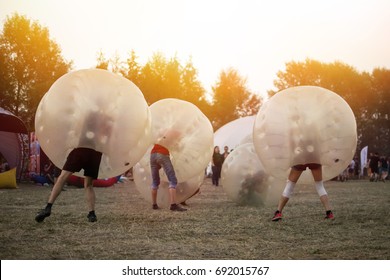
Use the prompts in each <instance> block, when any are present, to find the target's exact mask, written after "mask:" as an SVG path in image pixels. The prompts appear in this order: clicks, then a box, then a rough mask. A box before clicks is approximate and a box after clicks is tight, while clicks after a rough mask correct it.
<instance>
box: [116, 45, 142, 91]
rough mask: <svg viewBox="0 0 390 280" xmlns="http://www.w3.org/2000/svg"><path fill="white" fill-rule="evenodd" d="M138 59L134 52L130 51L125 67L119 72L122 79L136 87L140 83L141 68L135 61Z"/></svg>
mask: <svg viewBox="0 0 390 280" xmlns="http://www.w3.org/2000/svg"><path fill="white" fill-rule="evenodd" d="M137 59H138V57H137V55H136V54H135V51H134V50H132V51H131V52H130V54H129V57H128V58H127V60H126V66H127V67H124V68H123V69H122V71H121V73H122V75H123V77H125V78H127V79H129V80H130V81H132V82H133V83H134V84H135V85H136V86H138V87H139V86H140V83H141V71H142V67H141V66H140V65H139V63H138V61H137Z"/></svg>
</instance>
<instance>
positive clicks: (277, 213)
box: [272, 210, 282, 222]
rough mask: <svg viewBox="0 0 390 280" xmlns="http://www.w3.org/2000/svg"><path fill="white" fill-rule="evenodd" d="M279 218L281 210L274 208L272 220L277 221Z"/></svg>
mask: <svg viewBox="0 0 390 280" xmlns="http://www.w3.org/2000/svg"><path fill="white" fill-rule="evenodd" d="M281 219H282V212H280V211H279V210H276V211H275V214H274V217H273V218H272V221H273V222H277V221H280V220H281Z"/></svg>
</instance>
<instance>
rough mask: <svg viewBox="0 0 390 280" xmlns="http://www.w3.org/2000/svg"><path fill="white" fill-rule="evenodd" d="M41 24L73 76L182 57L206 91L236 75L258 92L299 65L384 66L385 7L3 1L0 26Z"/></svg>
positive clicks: (296, 0) (369, 1)
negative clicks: (99, 66)
mask: <svg viewBox="0 0 390 280" xmlns="http://www.w3.org/2000/svg"><path fill="white" fill-rule="evenodd" d="M15 12H17V13H18V14H21V15H25V16H27V17H28V18H29V19H31V20H34V21H38V23H39V24H40V25H41V26H44V27H47V28H48V29H49V32H50V38H51V39H52V40H54V41H55V42H56V43H57V44H58V45H59V46H60V47H61V49H62V56H63V57H64V58H65V59H66V60H68V61H69V60H72V61H73V66H74V70H78V69H83V68H91V67H94V66H95V65H96V61H97V55H98V53H99V52H100V51H102V52H103V53H104V54H105V56H106V58H111V57H113V56H114V55H115V54H118V55H119V56H120V57H121V59H122V60H125V59H126V58H127V57H128V54H129V52H130V51H131V50H134V51H135V53H136V55H137V56H138V57H139V62H140V63H141V64H142V65H143V64H144V63H146V61H147V60H148V59H150V58H151V57H152V55H153V54H154V53H156V52H161V53H163V54H164V55H165V56H166V57H167V58H170V57H173V56H176V57H177V58H178V59H179V60H180V62H181V63H182V65H184V64H185V63H186V62H187V61H188V60H189V59H191V60H192V62H193V64H194V66H195V68H196V69H197V70H198V77H199V80H200V81H201V82H202V84H203V86H204V87H205V89H206V91H207V92H209V93H210V92H211V87H212V86H213V85H215V83H216V82H217V81H218V77H219V74H220V72H221V71H222V70H226V69H228V68H230V67H231V68H234V69H236V70H237V71H238V72H239V74H240V75H241V76H242V77H243V78H245V79H246V80H247V86H248V88H249V89H250V90H251V91H252V92H254V93H256V94H260V95H265V94H266V91H267V90H271V89H274V86H273V81H274V80H275V79H276V78H277V77H276V73H277V72H278V71H280V70H282V71H283V70H284V69H285V64H286V63H287V62H290V61H304V60H305V59H306V58H310V59H315V60H318V61H321V62H325V63H331V62H334V61H341V62H343V63H346V64H348V65H350V66H353V67H355V69H356V70H358V71H368V72H371V71H372V70H373V69H374V68H376V67H385V68H390V0H354V1H350V0H344V1H340V0H324V1H322V0H318V1H315V0H290V1H289V0H274V1H272V0H268V1H263V0H109V1H104V0H92V1H90V0H57V1H56V0H8V1H5V0H0V26H1V30H2V26H3V24H4V21H5V20H6V17H7V16H12V14H13V13H15Z"/></svg>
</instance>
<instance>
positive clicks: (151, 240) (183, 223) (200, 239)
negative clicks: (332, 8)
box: [0, 179, 390, 260]
mask: <svg viewBox="0 0 390 280" xmlns="http://www.w3.org/2000/svg"><path fill="white" fill-rule="evenodd" d="M326 188H327V190H328V193H329V194H330V198H331V202H332V204H333V206H334V209H335V211H334V213H335V215H336V220H334V221H324V220H323V215H324V213H323V209H322V207H321V205H320V202H319V199H318V196H317V194H316V193H315V190H314V188H313V187H312V186H297V188H296V192H295V195H294V197H293V199H292V200H291V201H290V202H289V204H288V205H287V207H286V209H285V211H284V217H285V219H284V220H283V221H282V222H277V223H273V222H271V221H270V218H271V216H272V213H273V211H274V208H275V206H276V205H275V206H272V207H269V206H267V207H263V208H253V207H246V206H236V205H235V204H234V203H232V202H230V201H229V200H228V198H227V197H226V195H225V193H224V192H223V189H222V188H221V187H218V188H216V187H213V186H212V185H211V183H210V181H209V179H206V180H205V182H204V185H203V186H202V189H201V194H199V195H197V196H195V197H194V198H192V199H191V200H189V204H190V206H189V211H187V212H185V213H177V212H171V211H169V210H168V209H161V210H158V211H154V210H151V207H150V205H149V204H147V203H146V202H145V200H143V199H142V197H141V196H140V195H139V194H138V192H137V190H136V189H135V186H134V185H133V183H132V182H130V183H126V184H124V183H123V184H117V185H115V186H114V187H111V188H100V189H96V195H97V209H96V212H97V215H98V222H97V223H93V224H91V223H88V222H87V219H86V214H87V213H86V210H85V201H84V192H83V190H82V189H78V188H69V189H68V190H67V191H66V192H63V193H62V194H61V196H60V197H59V199H58V200H57V202H56V204H55V205H54V207H53V212H52V216H51V217H49V218H47V219H46V220H45V221H44V222H43V223H41V224H38V223H36V222H35V221H34V216H35V214H36V212H37V210H38V209H39V208H40V207H42V206H44V205H45V201H46V199H47V196H48V194H49V188H48V187H38V186H33V185H23V184H21V185H20V188H19V189H17V190H0V209H1V216H0V230H1V233H0V257H1V259H3V260H4V259H27V260H31V259H167V260H168V259H201V260H203V259H278V260H286V259H386V260H388V259H390V238H389V236H390V228H389V225H390V223H389V222H390V218H389V214H388V213H389V205H390V183H389V182H386V183H379V182H378V183H369V182H367V181H350V182H347V183H339V182H329V183H327V184H326Z"/></svg>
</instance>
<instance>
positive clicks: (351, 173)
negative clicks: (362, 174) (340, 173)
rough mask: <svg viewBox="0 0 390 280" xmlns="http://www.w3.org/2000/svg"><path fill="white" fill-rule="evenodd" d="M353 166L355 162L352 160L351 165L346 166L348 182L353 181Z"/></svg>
mask: <svg viewBox="0 0 390 280" xmlns="http://www.w3.org/2000/svg"><path fill="white" fill-rule="evenodd" d="M355 165H356V163H355V160H354V159H352V160H351V163H350V164H349V165H348V180H350V179H353V175H354V172H355Z"/></svg>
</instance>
